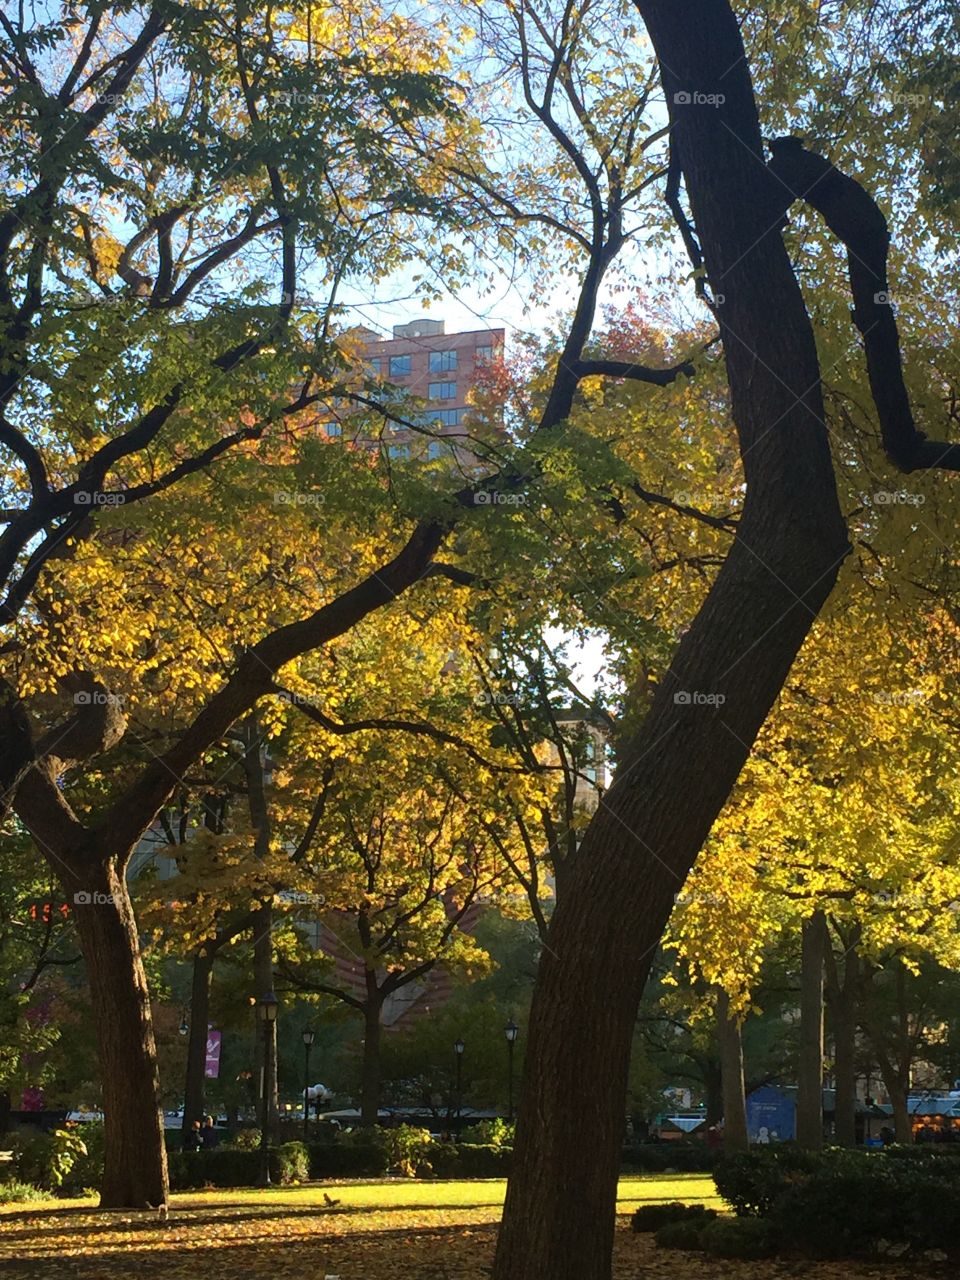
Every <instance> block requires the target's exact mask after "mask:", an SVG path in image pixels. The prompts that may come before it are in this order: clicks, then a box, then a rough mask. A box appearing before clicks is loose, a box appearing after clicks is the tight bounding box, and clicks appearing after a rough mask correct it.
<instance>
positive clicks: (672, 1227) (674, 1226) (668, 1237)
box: [653, 1218, 709, 1250]
mask: <svg viewBox="0 0 960 1280" xmlns="http://www.w3.org/2000/svg"><path fill="white" fill-rule="evenodd" d="M708 1221H709V1219H706V1218H681V1219H680V1221H679V1222H667V1223H666V1224H665V1225H664V1226H662V1227H661V1228H660V1230H659V1231H658V1232H657V1233H656V1235H655V1236H654V1237H653V1238H654V1240H656V1242H657V1244H658V1245H660V1246H661V1248H664V1249H690V1250H702V1249H703V1243H702V1240H703V1233H704V1231H705V1230H706V1228H707V1223H708Z"/></svg>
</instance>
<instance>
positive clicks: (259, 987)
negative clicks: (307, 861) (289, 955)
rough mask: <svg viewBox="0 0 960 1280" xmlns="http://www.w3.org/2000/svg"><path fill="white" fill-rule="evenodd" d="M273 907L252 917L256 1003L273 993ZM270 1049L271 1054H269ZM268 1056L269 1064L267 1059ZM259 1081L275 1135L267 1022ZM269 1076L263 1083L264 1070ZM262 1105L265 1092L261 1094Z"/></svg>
mask: <svg viewBox="0 0 960 1280" xmlns="http://www.w3.org/2000/svg"><path fill="white" fill-rule="evenodd" d="M273 981H274V979H273V903H271V902H266V903H264V905H263V906H262V907H260V908H259V909H258V910H257V911H255V912H254V914H253V983H254V989H255V994H256V997H257V999H258V1000H259V999H260V997H261V996H265V995H266V994H267V992H268V991H272V990H273ZM268 1045H269V1054H266V1050H267V1047H268ZM265 1054H266V1056H267V1061H266V1063H265V1062H264V1056H265ZM256 1063H257V1079H258V1080H261V1081H263V1086H262V1087H263V1089H265V1090H266V1096H267V1115H268V1117H269V1128H270V1130H271V1131H272V1132H275V1131H276V1127H277V1117H278V1114H279V1105H280V1103H279V1094H278V1091H277V1024H276V1022H275V1021H274V1022H268V1023H267V1024H266V1027H265V1028H264V1025H263V1024H262V1023H261V1022H259V1021H258V1022H257V1056H256ZM265 1066H266V1067H267V1068H268V1072H269V1074H268V1076H267V1078H266V1079H264V1076H263V1071H264V1067H265ZM260 1098H261V1104H262V1099H263V1092H261V1094H260Z"/></svg>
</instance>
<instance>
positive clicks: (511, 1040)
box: [503, 1018, 520, 1121]
mask: <svg viewBox="0 0 960 1280" xmlns="http://www.w3.org/2000/svg"><path fill="white" fill-rule="evenodd" d="M503 1034H504V1035H505V1036H506V1037H507V1063H508V1068H507V1069H508V1078H509V1090H510V1091H509V1095H508V1096H509V1099H510V1105H509V1108H508V1111H507V1119H508V1120H510V1121H512V1120H513V1046H514V1045H515V1044H516V1043H517V1036H518V1035H519V1034H520V1028H519V1027H518V1026H517V1024H516V1023H515V1022H514V1020H513V1019H512V1018H511V1019H510V1021H509V1022H508V1023H507V1025H506V1026H505V1027H504V1029H503Z"/></svg>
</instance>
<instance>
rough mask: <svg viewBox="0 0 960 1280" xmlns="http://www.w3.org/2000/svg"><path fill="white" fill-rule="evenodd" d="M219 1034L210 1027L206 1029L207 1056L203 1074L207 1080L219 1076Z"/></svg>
mask: <svg viewBox="0 0 960 1280" xmlns="http://www.w3.org/2000/svg"><path fill="white" fill-rule="evenodd" d="M220 1039H221V1037H220V1032H219V1031H214V1030H213V1028H212V1027H209V1028H208V1029H207V1056H206V1061H205V1062H204V1067H203V1074H204V1075H205V1076H206V1078H207V1079H208V1080H216V1078H217V1076H219V1074H220Z"/></svg>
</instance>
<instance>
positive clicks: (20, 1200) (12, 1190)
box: [0, 1179, 53, 1204]
mask: <svg viewBox="0 0 960 1280" xmlns="http://www.w3.org/2000/svg"><path fill="white" fill-rule="evenodd" d="M52 1199H53V1196H52V1195H51V1194H50V1192H49V1191H46V1190H44V1188H43V1187H35V1186H34V1185H33V1183H31V1182H21V1181H20V1180H19V1179H14V1180H13V1181H12V1182H4V1181H2V1180H0V1204H26V1203H27V1202H28V1201H30V1200H52Z"/></svg>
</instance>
